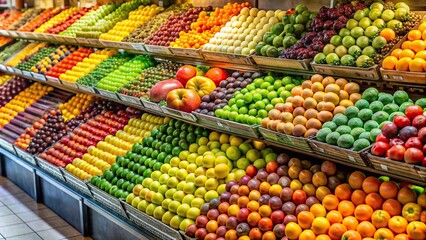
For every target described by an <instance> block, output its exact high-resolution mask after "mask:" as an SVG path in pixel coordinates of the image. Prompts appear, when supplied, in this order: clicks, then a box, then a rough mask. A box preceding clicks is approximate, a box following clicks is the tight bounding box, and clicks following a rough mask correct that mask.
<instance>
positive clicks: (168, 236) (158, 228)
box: [122, 201, 183, 240]
mask: <svg viewBox="0 0 426 240" xmlns="http://www.w3.org/2000/svg"><path fill="white" fill-rule="evenodd" d="M122 204H123V206H124V209H125V210H126V212H127V214H128V216H129V219H130V220H131V221H132V222H134V223H136V224H137V225H138V226H141V227H143V228H144V229H146V230H147V231H149V232H151V233H153V234H154V235H156V236H158V237H159V238H160V239H165V240H183V239H182V236H181V235H180V233H179V231H177V230H175V229H173V228H171V227H169V226H168V225H166V224H164V223H163V222H161V221H159V220H157V219H155V218H154V217H152V216H149V215H147V214H146V213H144V212H142V211H140V210H139V209H137V208H135V207H133V206H132V205H130V204H128V203H126V202H125V201H122Z"/></svg>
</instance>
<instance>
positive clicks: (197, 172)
mask: <svg viewBox="0 0 426 240" xmlns="http://www.w3.org/2000/svg"><path fill="white" fill-rule="evenodd" d="M194 174H195V176H196V177H198V176H205V175H206V169H205V168H203V167H202V166H201V167H198V168H197V169H195V172H194Z"/></svg>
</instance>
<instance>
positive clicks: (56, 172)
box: [35, 157, 65, 182]
mask: <svg viewBox="0 0 426 240" xmlns="http://www.w3.org/2000/svg"><path fill="white" fill-rule="evenodd" d="M35 158H36V160H37V165H38V166H39V167H40V168H41V169H43V170H44V171H46V172H48V173H50V174H51V175H53V176H54V177H56V178H58V179H59V180H62V181H64V182H65V178H64V175H63V174H62V171H61V169H60V167H57V166H55V165H53V164H51V163H49V162H48V161H46V160H44V159H42V158H40V157H35Z"/></svg>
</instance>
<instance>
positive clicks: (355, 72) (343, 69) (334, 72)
mask: <svg viewBox="0 0 426 240" xmlns="http://www.w3.org/2000/svg"><path fill="white" fill-rule="evenodd" d="M311 66H312V69H314V71H315V72H316V73H319V74H323V75H331V76H339V77H346V78H357V79H363V80H380V74H379V65H377V64H374V65H373V66H371V67H369V68H359V67H348V66H334V65H328V64H317V63H314V62H311Z"/></svg>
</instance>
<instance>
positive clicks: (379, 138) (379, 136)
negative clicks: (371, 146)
mask: <svg viewBox="0 0 426 240" xmlns="http://www.w3.org/2000/svg"><path fill="white" fill-rule="evenodd" d="M376 142H385V143H389V139H388V138H387V137H385V135H383V134H382V133H380V134H379V135H377V137H376Z"/></svg>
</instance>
